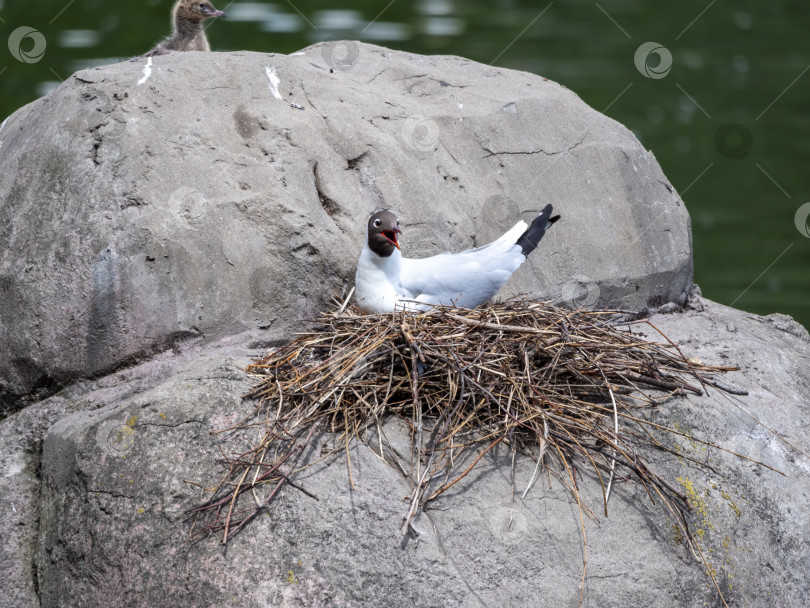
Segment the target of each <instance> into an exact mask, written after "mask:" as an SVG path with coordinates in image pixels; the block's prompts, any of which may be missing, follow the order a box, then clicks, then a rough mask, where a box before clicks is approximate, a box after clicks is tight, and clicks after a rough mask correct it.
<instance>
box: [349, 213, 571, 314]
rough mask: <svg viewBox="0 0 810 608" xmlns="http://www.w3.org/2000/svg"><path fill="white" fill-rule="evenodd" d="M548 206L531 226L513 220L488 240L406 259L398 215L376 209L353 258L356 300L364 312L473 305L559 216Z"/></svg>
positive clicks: (495, 286) (484, 298)
mask: <svg viewBox="0 0 810 608" xmlns="http://www.w3.org/2000/svg"><path fill="white" fill-rule="evenodd" d="M551 212H552V206H551V205H546V207H545V209H543V211H542V212H541V213H540V215H538V216H537V217H536V218H535V219H534V221H533V222H532V225H531V226H527V225H526V222H524V221H519V222H518V223H517V224H515V225H514V226H512V228H510V229H509V230H508V231H507V232H506V233H504V234H503V236H501V237H500V238H499V239H497V240H495V241H493V242H491V243H489V244H488V245H484V246H482V247H478V248H476V249H468V250H467V251H462V252H459V253H449V252H448V253H442V254H439V255H434V256H433V257H429V258H420V259H410V258H404V257H402V253H401V250H400V246H399V240H398V239H397V235H399V234H402V230H400V228H399V218H397V216H396V215H395V214H394V213H393V212H391V211H389V210H387V209H383V210H382V211H377V212H376V213H374V214H373V215H372V216H371V218H370V219H369V220H368V230H367V232H366V239H365V244H364V245H363V250H362V251H361V252H360V259H359V260H358V262H357V274H356V275H355V278H354V283H355V293H356V298H357V306H358V307H359V308H360V310H362V311H363V312H364V313H367V314H377V313H386V312H394V311H395V310H403V309H404V310H410V311H416V310H427V309H429V308H430V307H431V306H435V305H437V304H443V305H446V306H458V307H462V308H475V307H476V306H478V305H480V304H483V303H484V302H486V301H488V300H489V299H490V298H491V297H492V296H494V295H495V294H496V293H497V292H498V290H499V289H500V288H501V287H502V286H503V284H504V283H506V281H507V280H508V279H509V277H511V276H512V273H513V272H515V270H517V269H518V268H519V267H520V265H521V264H522V263H523V262H524V261H525V260H526V257H527V256H528V255H529V254H530V253H531V252H532V251H534V249H535V247H537V244H538V243H539V242H540V239H542V238H543V235H544V234H545V233H546V229H548V227H549V226H551V225H552V224H553V223H554V222H556V221H557V220H558V219H560V216H559V215H555V216H554V217H552V216H551Z"/></svg>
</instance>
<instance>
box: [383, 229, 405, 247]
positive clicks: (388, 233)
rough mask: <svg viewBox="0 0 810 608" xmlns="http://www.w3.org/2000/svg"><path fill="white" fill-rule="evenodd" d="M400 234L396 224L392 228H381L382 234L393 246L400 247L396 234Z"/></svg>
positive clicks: (400, 231)
mask: <svg viewBox="0 0 810 608" xmlns="http://www.w3.org/2000/svg"><path fill="white" fill-rule="evenodd" d="M398 234H402V230H400V229H399V226H396V227H395V228H394V229H393V230H383V233H382V235H383V236H384V237H385V238H387V239H388V240H389V242H391V243H392V244H393V245H394V247H396V248H397V249H400V247H399V243H398V242H397V235H398Z"/></svg>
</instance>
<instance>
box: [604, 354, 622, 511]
mask: <svg viewBox="0 0 810 608" xmlns="http://www.w3.org/2000/svg"><path fill="white" fill-rule="evenodd" d="M599 371H600V373H601V374H602V378H604V380H605V386H607V389H608V392H609V393H610V401H611V403H613V434H614V437H615V438H616V442H617V443H618V441H619V408H618V407H617V406H616V397H614V396H613V388H612V387H611V386H610V382H608V379H607V376H606V375H605V372H604V370H602V368H601V367H599ZM614 456H615V453H614ZM615 474H616V458H615V457H614V458H611V459H610V479H608V485H607V491H606V492H605V517H607V514H608V510H607V506H608V501H610V490H611V488H612V487H613V477H614V475H615Z"/></svg>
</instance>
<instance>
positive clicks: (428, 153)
mask: <svg viewBox="0 0 810 608" xmlns="http://www.w3.org/2000/svg"><path fill="white" fill-rule="evenodd" d="M330 67H334V68H335V69H334V70H333V71H331V72H330ZM274 93H277V95H278V97H279V98H277V97H276V96H275V95H274ZM548 202H551V203H553V204H554V205H555V208H556V210H557V211H559V212H560V213H562V215H563V217H564V220H563V222H562V223H560V224H558V225H557V226H555V228H554V230H552V231H550V232H549V234H548V235H547V236H546V238H545V240H544V242H543V244H542V246H541V247H540V249H539V250H538V251H536V252H535V253H534V254H533V255H532V256H531V258H530V260H529V262H528V263H527V264H525V265H524V267H523V268H521V269H520V270H519V272H518V273H517V274H516V276H515V277H513V279H512V280H511V281H510V283H509V284H508V285H507V288H506V289H505V290H504V294H505V295H510V294H514V293H526V294H531V295H534V296H540V295H542V296H549V297H555V296H559V297H561V298H562V299H564V300H572V299H577V300H578V301H580V302H582V301H584V302H585V303H587V304H593V303H594V302H595V300H597V298H598V303H599V304H601V305H613V306H621V307H623V308H642V307H644V306H647V305H653V306H654V305H658V304H663V303H666V302H671V301H674V302H681V303H682V302H683V300H684V297H685V293H686V292H687V291H688V290H689V288H690V286H691V281H692V260H691V254H692V251H691V237H690V228H689V218H688V214H687V212H686V209H685V208H684V205H683V204H682V202H681V201H680V199H679V197H678V195H677V193H675V192H674V191H673V189H672V187H671V186H670V185H669V184H668V182H667V180H666V178H665V177H664V175H663V173H662V172H661V169H660V167H659V166H658V164H657V163H656V161H655V158H654V157H653V155H652V153H650V152H648V151H646V150H644V148H643V147H642V146H641V144H640V143H639V142H638V141H637V140H636V138H635V137H634V136H633V135H632V133H630V131H628V130H627V129H626V128H624V127H623V126H622V125H620V124H618V123H616V122H615V121H613V120H611V119H609V118H607V117H605V116H604V115H602V114H600V113H599V112H597V111H595V110H593V109H592V108H590V107H588V106H587V105H586V104H585V103H584V102H582V101H581V100H580V99H579V98H578V97H577V96H576V95H575V94H574V93H572V92H571V91H569V90H567V89H566V88H564V87H562V86H560V85H559V84H556V83H554V82H550V81H547V80H546V79H544V78H541V77H539V76H535V75H532V74H528V73H523V72H516V71H511V70H505V69H501V68H496V67H490V66H483V65H480V64H477V63H474V62H472V61H469V60H465V59H462V58H458V57H422V56H418V55H411V54H407V53H401V52H394V51H390V50H387V49H383V48H380V47H376V46H372V45H366V44H360V43H351V42H350V43H344V44H341V45H335V44H331V43H330V44H323V45H317V46H314V47H310V48H308V49H305V50H304V51H303V52H301V53H296V54H293V55H290V56H284V55H274V54H258V53H206V54H203V53H175V54H170V55H166V56H160V57H155V58H153V60H152V63H151V65H149V66H148V69H147V66H146V65H145V63H144V62H138V63H131V62H124V63H120V64H116V65H110V66H105V67H100V68H93V69H90V70H84V71H81V72H78V73H76V74H74V75H73V76H72V77H70V78H68V79H67V80H66V81H65V82H64V83H62V84H61V85H60V86H58V87H57V88H56V89H54V90H53V91H52V92H50V93H49V94H48V95H47V96H46V97H44V98H42V99H40V100H38V101H35V102H33V103H32V104H30V105H28V106H26V107H24V108H22V109H20V110H19V111H18V112H16V113H15V114H13V115H12V116H11V117H10V118H9V119H8V120H7V121H6V122H5V124H4V125H3V127H2V129H0V344H3V346H4V347H3V348H2V349H0V399H2V400H3V401H4V402H5V405H6V407H9V406H10V405H11V404H14V403H16V402H17V401H16V400H17V398H18V397H19V396H23V395H30V394H31V391H32V390H36V389H40V391H39V394H40V395H47V394H48V393H49V392H53V390H55V389H57V388H59V387H60V386H64V385H67V384H69V383H70V382H73V381H75V380H76V379H77V378H86V377H94V376H98V375H100V374H104V373H109V372H110V371H114V370H115V369H117V368H118V367H120V366H121V365H124V364H131V363H132V362H133V361H136V360H138V359H139V358H142V357H144V356H147V355H149V354H150V353H154V352H156V351H161V350H165V349H166V348H167V347H169V346H171V345H172V344H174V343H177V342H178V341H182V340H184V339H189V338H191V337H195V336H201V337H203V338H204V339H205V340H207V341H214V340H217V339H218V338H220V337H222V336H224V335H235V334H237V333H241V332H243V331H245V330H246V329H256V328H269V329H270V332H271V333H272V334H273V336H275V338H276V339H281V338H282V337H285V336H286V335H287V334H288V332H289V331H290V329H291V328H292V327H293V326H294V324H295V323H296V322H297V321H298V320H299V319H301V318H305V317H311V316H313V315H314V314H315V313H316V312H317V311H318V310H320V309H321V308H322V307H323V305H324V303H325V302H327V301H328V300H329V298H330V296H331V294H332V292H345V291H347V289H348V287H349V286H350V284H351V283H352V282H353V277H354V264H355V262H356V259H357V255H358V252H359V249H360V247H361V243H362V237H363V229H364V224H365V219H366V217H367V215H368V214H369V213H370V212H371V211H372V210H373V209H374V208H375V207H377V206H381V205H384V206H389V207H391V208H394V209H396V210H397V211H398V212H399V214H400V216H401V218H402V221H403V225H404V227H405V229H406V235H405V237H404V239H403V241H404V243H405V252H406V254H407V255H410V256H413V257H420V256H423V255H429V254H434V253H439V252H442V251H445V250H448V249H449V250H458V249H461V248H466V247H470V246H473V245H480V244H483V243H485V242H488V241H490V240H492V239H493V238H495V237H497V236H498V235H499V234H501V233H502V232H503V231H504V230H506V229H507V228H508V227H509V226H511V225H512V223H514V222H515V221H516V220H517V219H518V218H520V217H522V218H524V219H530V218H531V217H532V216H533V214H535V213H537V212H538V211H539V210H540V209H541V208H542V207H543V206H544V205H545V204H546V203H548ZM66 353H68V355H67V356H66Z"/></svg>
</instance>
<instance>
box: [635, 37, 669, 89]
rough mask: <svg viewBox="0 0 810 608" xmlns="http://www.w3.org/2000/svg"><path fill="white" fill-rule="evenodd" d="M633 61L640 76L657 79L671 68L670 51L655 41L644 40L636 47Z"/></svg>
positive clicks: (662, 76)
mask: <svg viewBox="0 0 810 608" xmlns="http://www.w3.org/2000/svg"><path fill="white" fill-rule="evenodd" d="M633 62H634V63H635V64H636V69H637V70H638V71H639V72H640V73H641V75H642V76H645V77H646V78H652V79H653V80H659V79H661V78H664V77H665V76H666V75H667V74H669V71H670V70H671V69H672V53H670V52H669V49H668V48H667V47H665V46H663V45H661V44H658V43H657V42H645V43H644V44H642V45H641V46H640V47H638V48H637V49H636V54H635V56H634V57H633Z"/></svg>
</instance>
